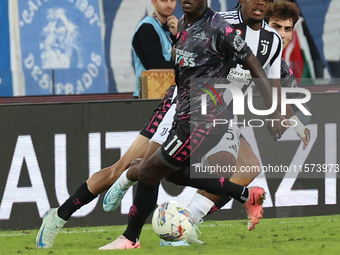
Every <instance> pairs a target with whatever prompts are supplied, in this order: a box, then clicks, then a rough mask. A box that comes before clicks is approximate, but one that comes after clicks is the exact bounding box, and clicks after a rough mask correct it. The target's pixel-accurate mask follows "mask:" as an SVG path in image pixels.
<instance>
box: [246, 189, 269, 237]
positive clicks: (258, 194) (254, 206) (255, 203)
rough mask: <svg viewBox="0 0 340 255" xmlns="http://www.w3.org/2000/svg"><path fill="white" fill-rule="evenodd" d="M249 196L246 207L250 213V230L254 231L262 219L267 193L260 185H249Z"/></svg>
mask: <svg viewBox="0 0 340 255" xmlns="http://www.w3.org/2000/svg"><path fill="white" fill-rule="evenodd" d="M248 191H249V198H248V201H247V202H246V203H245V204H244V205H245V207H246V211H247V214H248V219H249V221H248V230H249V231H252V230H253V229H254V228H255V226H256V225H257V224H258V223H259V222H260V219H261V218H262V216H263V207H262V203H263V200H265V198H266V197H265V194H266V192H265V191H264V189H263V188H260V187H249V188H248Z"/></svg>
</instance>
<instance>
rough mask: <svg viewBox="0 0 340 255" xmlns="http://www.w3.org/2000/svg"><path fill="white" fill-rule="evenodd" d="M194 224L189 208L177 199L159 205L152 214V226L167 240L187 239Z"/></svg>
mask: <svg viewBox="0 0 340 255" xmlns="http://www.w3.org/2000/svg"><path fill="white" fill-rule="evenodd" d="M192 225H193V220H192V216H191V213H190V212H189V209H188V208H187V207H186V206H185V205H182V204H180V203H178V202H176V201H170V202H166V203H164V204H162V205H161V206H159V207H157V208H156V210H155V211H154V213H153V216H152V227H153V230H154V231H155V232H156V234H157V235H158V236H159V237H160V238H162V239H164V240H166V241H179V240H183V239H185V238H186V237H187V236H188V235H189V233H190V231H191V229H192Z"/></svg>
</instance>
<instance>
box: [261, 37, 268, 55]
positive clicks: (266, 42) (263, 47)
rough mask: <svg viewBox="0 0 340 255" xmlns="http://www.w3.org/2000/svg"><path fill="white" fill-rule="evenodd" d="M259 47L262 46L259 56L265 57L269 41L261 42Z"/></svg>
mask: <svg viewBox="0 0 340 255" xmlns="http://www.w3.org/2000/svg"><path fill="white" fill-rule="evenodd" d="M261 46H262V50H261V54H262V55H266V54H267V52H268V46H269V41H266V40H261Z"/></svg>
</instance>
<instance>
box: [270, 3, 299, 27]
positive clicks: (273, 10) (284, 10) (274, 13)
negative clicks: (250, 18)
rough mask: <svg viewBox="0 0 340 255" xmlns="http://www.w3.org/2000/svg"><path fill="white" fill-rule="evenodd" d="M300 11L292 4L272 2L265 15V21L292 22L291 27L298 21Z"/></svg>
mask: <svg viewBox="0 0 340 255" xmlns="http://www.w3.org/2000/svg"><path fill="white" fill-rule="evenodd" d="M299 16H300V9H299V7H298V5H297V4H296V3H294V2H291V1H288V0H278V1H276V2H274V3H273V4H272V5H271V7H270V8H269V10H268V11H267V13H266V16H265V18H264V19H265V21H266V22H267V23H268V22H269V20H270V19H271V18H276V19H282V20H287V19H290V20H292V21H293V26H295V24H296V22H297V21H298V20H299Z"/></svg>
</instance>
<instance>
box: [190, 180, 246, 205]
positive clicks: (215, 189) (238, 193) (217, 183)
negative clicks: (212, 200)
mask: <svg viewBox="0 0 340 255" xmlns="http://www.w3.org/2000/svg"><path fill="white" fill-rule="evenodd" d="M185 186H191V187H194V188H197V189H202V190H205V191H207V192H209V193H211V194H215V195H218V196H221V197H229V196H230V197H232V198H235V199H236V200H237V201H239V202H241V203H245V202H246V201H247V199H248V188H246V187H244V186H241V185H238V184H235V183H232V182H230V181H229V180H227V179H225V178H223V177H221V178H220V179H216V178H197V179H193V178H190V176H187V177H186V179H185Z"/></svg>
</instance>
